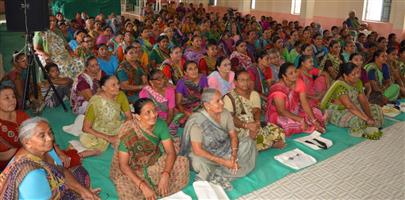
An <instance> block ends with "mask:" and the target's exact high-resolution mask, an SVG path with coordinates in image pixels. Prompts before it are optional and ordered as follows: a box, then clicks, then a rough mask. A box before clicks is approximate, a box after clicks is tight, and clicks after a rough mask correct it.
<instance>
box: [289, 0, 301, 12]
mask: <svg viewBox="0 0 405 200" xmlns="http://www.w3.org/2000/svg"><path fill="white" fill-rule="evenodd" d="M300 13H301V0H292V3H291V14H293V15H299V14H300Z"/></svg>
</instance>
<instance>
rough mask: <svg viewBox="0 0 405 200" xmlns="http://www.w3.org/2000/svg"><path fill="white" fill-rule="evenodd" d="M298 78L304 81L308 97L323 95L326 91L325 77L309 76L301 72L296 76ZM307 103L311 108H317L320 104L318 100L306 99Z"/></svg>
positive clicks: (305, 72)
mask: <svg viewBox="0 0 405 200" xmlns="http://www.w3.org/2000/svg"><path fill="white" fill-rule="evenodd" d="M319 74H320V72H319ZM298 77H299V78H300V79H302V80H303V81H304V83H305V89H306V92H307V94H308V95H311V96H317V95H323V94H325V93H326V90H327V89H328V81H327V77H325V76H323V75H319V76H316V77H314V75H312V74H310V73H309V72H307V71H302V72H301V73H299V74H298ZM308 101H309V104H310V105H311V107H318V106H319V103H320V100H319V99H313V98H308Z"/></svg>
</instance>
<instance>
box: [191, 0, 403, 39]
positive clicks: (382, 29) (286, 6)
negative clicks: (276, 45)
mask: <svg viewBox="0 0 405 200" xmlns="http://www.w3.org/2000/svg"><path fill="white" fill-rule="evenodd" d="M188 2H193V3H197V2H198V3H204V5H207V4H208V0H194V1H193V0H189V1H188ZM250 2H251V1H250V0H218V5H217V6H210V7H209V8H208V11H214V12H219V13H220V14H221V15H222V14H223V13H225V12H226V9H227V8H228V7H232V8H236V9H238V11H240V12H242V13H243V14H252V15H254V16H256V17H257V18H260V16H262V15H265V16H272V17H273V19H275V20H278V21H281V20H283V19H286V20H294V21H295V20H297V21H299V22H301V23H302V24H304V25H308V24H310V23H311V22H313V21H315V22H317V23H320V24H321V25H322V27H324V28H326V29H329V28H330V27H331V26H333V25H339V26H340V25H341V24H342V22H343V21H344V20H345V19H346V18H347V16H348V13H349V11H351V10H355V11H356V13H357V16H358V17H359V18H360V19H361V18H362V14H363V4H364V0H302V3H301V14H300V15H292V14H290V12H291V2H292V1H291V0H256V9H254V10H252V9H250ZM367 23H368V24H369V26H370V27H371V28H372V29H373V30H376V31H377V32H378V33H379V34H382V35H385V36H386V35H388V34H389V33H391V32H394V33H396V34H397V35H398V37H399V38H401V37H402V38H403V39H405V0H392V7H391V15H390V20H389V22H369V21H368V22H367Z"/></svg>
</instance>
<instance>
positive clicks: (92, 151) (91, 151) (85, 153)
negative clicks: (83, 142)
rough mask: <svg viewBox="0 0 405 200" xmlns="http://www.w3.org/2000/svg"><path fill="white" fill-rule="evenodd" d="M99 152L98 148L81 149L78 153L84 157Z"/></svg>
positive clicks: (98, 153) (95, 154)
mask: <svg viewBox="0 0 405 200" xmlns="http://www.w3.org/2000/svg"><path fill="white" fill-rule="evenodd" d="M100 154H101V151H100V150H97V149H94V150H85V151H82V152H80V153H79V156H80V157H81V158H86V157H90V156H97V155H100Z"/></svg>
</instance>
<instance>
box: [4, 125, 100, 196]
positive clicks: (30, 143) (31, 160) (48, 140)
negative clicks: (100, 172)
mask: <svg viewBox="0 0 405 200" xmlns="http://www.w3.org/2000/svg"><path fill="white" fill-rule="evenodd" d="M18 139H19V141H20V143H21V144H22V148H20V149H19V150H18V151H17V153H16V154H15V156H14V158H13V159H12V160H11V161H10V163H9V164H8V166H7V167H6V169H5V170H4V171H3V173H2V174H1V175H0V199H80V198H83V199H86V200H87V199H89V200H93V199H99V198H98V197H97V195H96V191H93V190H91V189H90V188H89V186H90V183H89V178H88V174H87V171H86V170H85V169H84V168H81V172H80V173H75V172H73V173H74V174H75V175H73V174H72V173H71V172H70V171H69V170H67V169H65V168H63V165H62V162H61V160H60V159H59V157H58V156H57V154H56V152H55V150H54V149H53V144H54V137H53V133H52V130H51V128H50V127H49V124H48V121H47V120H46V119H44V118H40V117H34V118H31V119H28V120H25V121H24V122H23V123H22V124H21V126H20V132H19V136H18ZM75 176H76V177H77V179H76V178H75ZM85 179H87V180H85ZM34 185H35V187H33V186H34Z"/></svg>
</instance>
